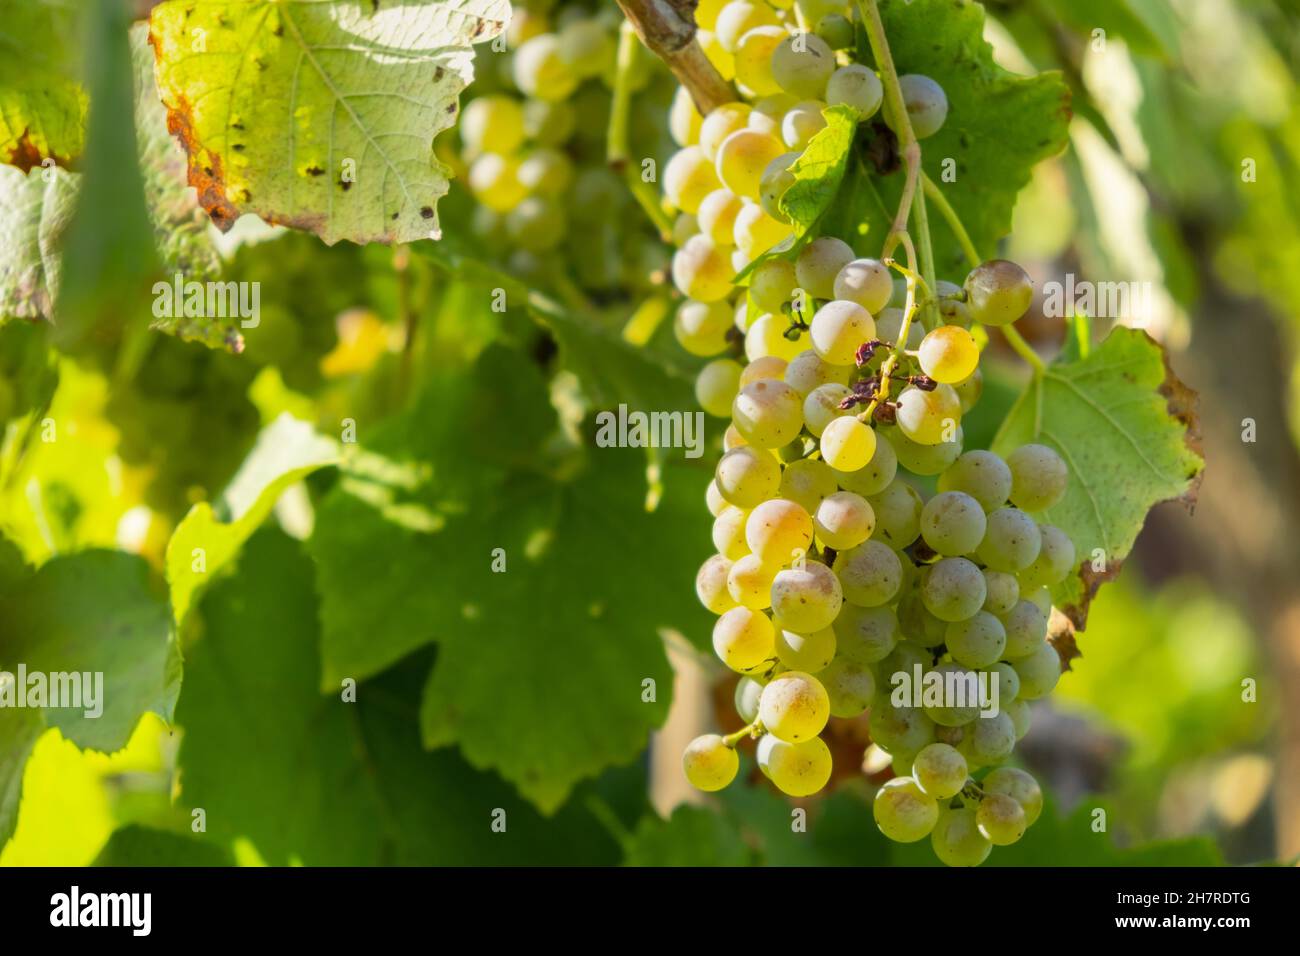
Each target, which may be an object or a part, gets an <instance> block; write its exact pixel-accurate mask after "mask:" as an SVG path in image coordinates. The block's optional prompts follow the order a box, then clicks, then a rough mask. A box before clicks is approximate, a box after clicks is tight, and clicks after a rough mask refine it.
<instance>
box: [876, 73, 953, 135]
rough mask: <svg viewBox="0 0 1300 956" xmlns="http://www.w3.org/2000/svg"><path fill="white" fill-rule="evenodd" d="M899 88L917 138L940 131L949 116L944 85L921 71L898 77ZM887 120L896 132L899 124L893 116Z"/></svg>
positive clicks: (887, 117)
mask: <svg viewBox="0 0 1300 956" xmlns="http://www.w3.org/2000/svg"><path fill="white" fill-rule="evenodd" d="M898 88H899V91H900V92H901V93H902V94H903V105H904V106H905V107H906V109H907V116H908V118H909V119H910V120H911V121H912V132H913V133H915V134H916V138H917V139H925V138H927V137H929V136H933V135H934V134H935V133H937V132H939V129H940V128H941V127H942V126H943V123H944V120H946V119H947V118H948V97H947V95H946V94H945V93H944V92H943V87H942V86H940V85H939V84H938V83H936V82H935V81H934V80H932V79H930V77H928V76H922V75H921V74H919V73H906V74H904V75H903V76H900V77H899V78H898ZM885 119H886V122H888V123H889V126H890V128H891V129H893V130H894V131H895V132H898V130H897V124H896V123H895V122H894V120H893V118H892V117H889V116H886V117H885Z"/></svg>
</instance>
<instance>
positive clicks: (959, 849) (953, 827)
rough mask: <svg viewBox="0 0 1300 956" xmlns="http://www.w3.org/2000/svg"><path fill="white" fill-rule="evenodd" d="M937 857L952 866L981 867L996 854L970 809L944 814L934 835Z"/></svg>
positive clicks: (932, 840)
mask: <svg viewBox="0 0 1300 956" xmlns="http://www.w3.org/2000/svg"><path fill="white" fill-rule="evenodd" d="M930 846H931V847H933V849H934V855H935V856H937V857H938V858H939V859H940V860H942V861H943V862H944V863H946V864H948V865H949V866H979V865H980V864H981V863H983V862H984V861H985V860H987V859H988V858H989V853H991V852H992V851H993V844H992V843H990V842H989V841H988V840H987V839H986V838H985V837H984V834H982V833H980V830H979V823H978V822H977V821H976V819H975V811H974V810H970V809H967V808H964V807H963V808H962V809H959V810H944V811H943V812H942V813H940V814H939V820H938V822H937V823H935V825H934V830H933V831H932V832H931V833H930Z"/></svg>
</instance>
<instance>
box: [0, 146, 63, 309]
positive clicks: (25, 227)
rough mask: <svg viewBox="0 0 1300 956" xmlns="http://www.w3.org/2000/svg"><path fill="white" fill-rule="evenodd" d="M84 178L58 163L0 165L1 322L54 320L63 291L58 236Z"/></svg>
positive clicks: (61, 231)
mask: <svg viewBox="0 0 1300 956" xmlns="http://www.w3.org/2000/svg"><path fill="white" fill-rule="evenodd" d="M79 180H80V177H79V176H78V175H77V174H76V173H69V172H66V171H64V170H63V169H59V168H55V167H48V168H47V167H37V168H35V169H33V170H31V171H30V172H27V173H24V172H23V171H22V170H20V169H16V168H14V167H13V166H0V322H4V321H6V320H8V319H49V318H50V317H51V316H52V315H53V314H54V301H55V299H56V298H57V297H58V293H59V275H60V270H61V265H62V259H61V254H60V252H59V248H58V245H57V243H58V239H59V237H60V235H62V233H63V230H64V228H65V227H66V226H67V224H68V220H70V219H71V218H72V210H73V207H74V206H75V205H76V197H77V183H78V182H79Z"/></svg>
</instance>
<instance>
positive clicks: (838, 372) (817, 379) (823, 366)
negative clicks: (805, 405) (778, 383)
mask: <svg viewBox="0 0 1300 956" xmlns="http://www.w3.org/2000/svg"><path fill="white" fill-rule="evenodd" d="M850 373H851V369H850V368H849V366H847V365H832V364H831V363H829V362H827V361H826V360H825V359H823V358H822V357H821V356H820V355H818V354H817V353H816V352H815V351H814V350H812V349H805V350H804V351H802V352H800V353H799V354H798V355H796V356H795V357H794V358H792V359H791V360H790V364H789V365H787V366H786V368H785V383H786V384H787V385H789V386H790V387H791V388H793V389H794V390H795V391H796V392H798V393H799V396H800V398H806V397H807V396H808V395H809V393H811V392H812V391H814V390H815V389H818V388H820V387H821V386H823V385H838V386H840V387H841V388H844V390H845V392H846V393H847V392H848V388H847V387H846V386H847V385H848V381H849V374H850Z"/></svg>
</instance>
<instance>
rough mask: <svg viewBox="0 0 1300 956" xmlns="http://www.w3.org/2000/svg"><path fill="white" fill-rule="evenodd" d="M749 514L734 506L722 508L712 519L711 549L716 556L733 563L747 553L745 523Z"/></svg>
mask: <svg viewBox="0 0 1300 956" xmlns="http://www.w3.org/2000/svg"><path fill="white" fill-rule="evenodd" d="M748 520H749V513H748V512H747V511H744V510H743V509H741V508H737V507H736V506H735V505H728V506H727V507H725V508H723V509H722V511H721V512H720V513H719V514H718V516H717V517H716V518H714V519H713V547H714V548H716V549H717V551H718V554H721V555H723V556H724V557H726V558H728V559H730V560H732V561H735V560H736V559H737V558H743V557H744V556H745V555H746V554H748V553H749V545H747V544H746V543H745V522H746V521H748Z"/></svg>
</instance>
